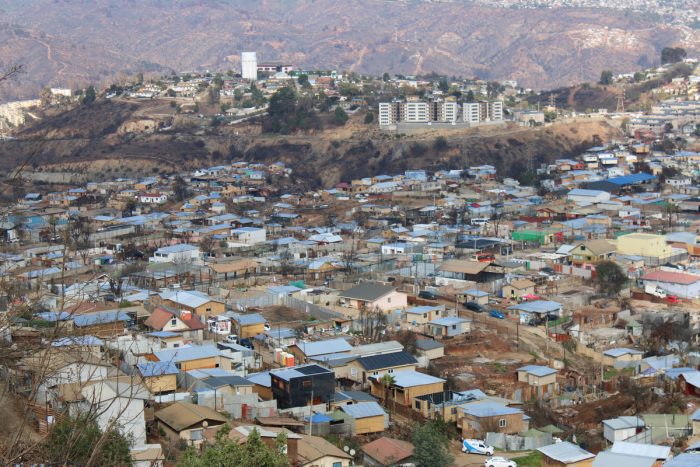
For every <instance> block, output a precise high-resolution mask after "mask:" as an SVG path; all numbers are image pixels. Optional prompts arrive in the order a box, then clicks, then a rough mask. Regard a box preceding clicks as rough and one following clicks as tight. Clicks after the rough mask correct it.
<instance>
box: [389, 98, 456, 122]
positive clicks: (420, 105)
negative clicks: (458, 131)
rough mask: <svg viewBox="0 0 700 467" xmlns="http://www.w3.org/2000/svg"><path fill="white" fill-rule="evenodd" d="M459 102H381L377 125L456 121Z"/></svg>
mask: <svg viewBox="0 0 700 467" xmlns="http://www.w3.org/2000/svg"><path fill="white" fill-rule="evenodd" d="M458 120H459V104H458V103H457V102H451V101H449V102H445V101H429V102H428V101H420V100H412V101H407V102H398V101H394V102H382V103H380V104H379V125H380V126H387V125H394V124H396V123H429V122H457V121H458Z"/></svg>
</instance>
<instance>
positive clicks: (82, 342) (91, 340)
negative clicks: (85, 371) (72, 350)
mask: <svg viewBox="0 0 700 467" xmlns="http://www.w3.org/2000/svg"><path fill="white" fill-rule="evenodd" d="M102 344H104V341H103V340H102V339H100V338H99V337H95V336H72V337H63V338H61V339H56V340H55V341H53V342H51V347H67V346H74V345H75V346H80V347H91V346H100V345H102Z"/></svg>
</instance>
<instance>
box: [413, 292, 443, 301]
mask: <svg viewBox="0 0 700 467" xmlns="http://www.w3.org/2000/svg"><path fill="white" fill-rule="evenodd" d="M418 298H424V299H426V300H437V298H438V297H437V294H436V293H435V292H433V291H430V290H422V291H420V292H419V293H418Z"/></svg>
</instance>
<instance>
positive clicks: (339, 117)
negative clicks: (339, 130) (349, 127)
mask: <svg viewBox="0 0 700 467" xmlns="http://www.w3.org/2000/svg"><path fill="white" fill-rule="evenodd" d="M348 118H349V117H348V114H347V113H345V110H343V108H342V107H340V106H338V107H336V108H335V112H333V123H335V124H336V125H338V126H343V125H345V124H346V123H347V122H348Z"/></svg>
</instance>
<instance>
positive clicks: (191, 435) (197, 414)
mask: <svg viewBox="0 0 700 467" xmlns="http://www.w3.org/2000/svg"><path fill="white" fill-rule="evenodd" d="M155 418H156V420H157V421H158V427H159V428H161V429H162V430H163V432H165V436H166V437H167V438H168V439H169V440H170V441H172V442H174V443H177V442H179V441H180V440H184V441H185V442H187V443H190V444H194V445H200V444H202V443H203V442H204V439H205V438H204V436H203V431H204V429H206V428H211V427H215V426H218V425H223V424H224V423H226V422H227V418H226V417H225V416H223V415H221V414H220V413H218V412H216V411H215V410H213V409H210V408H209V407H206V406H204V405H196V404H191V403H189V402H175V403H174V404H172V405H169V406H168V407H166V408H164V409H162V410H159V411H158V412H156V413H155Z"/></svg>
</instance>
